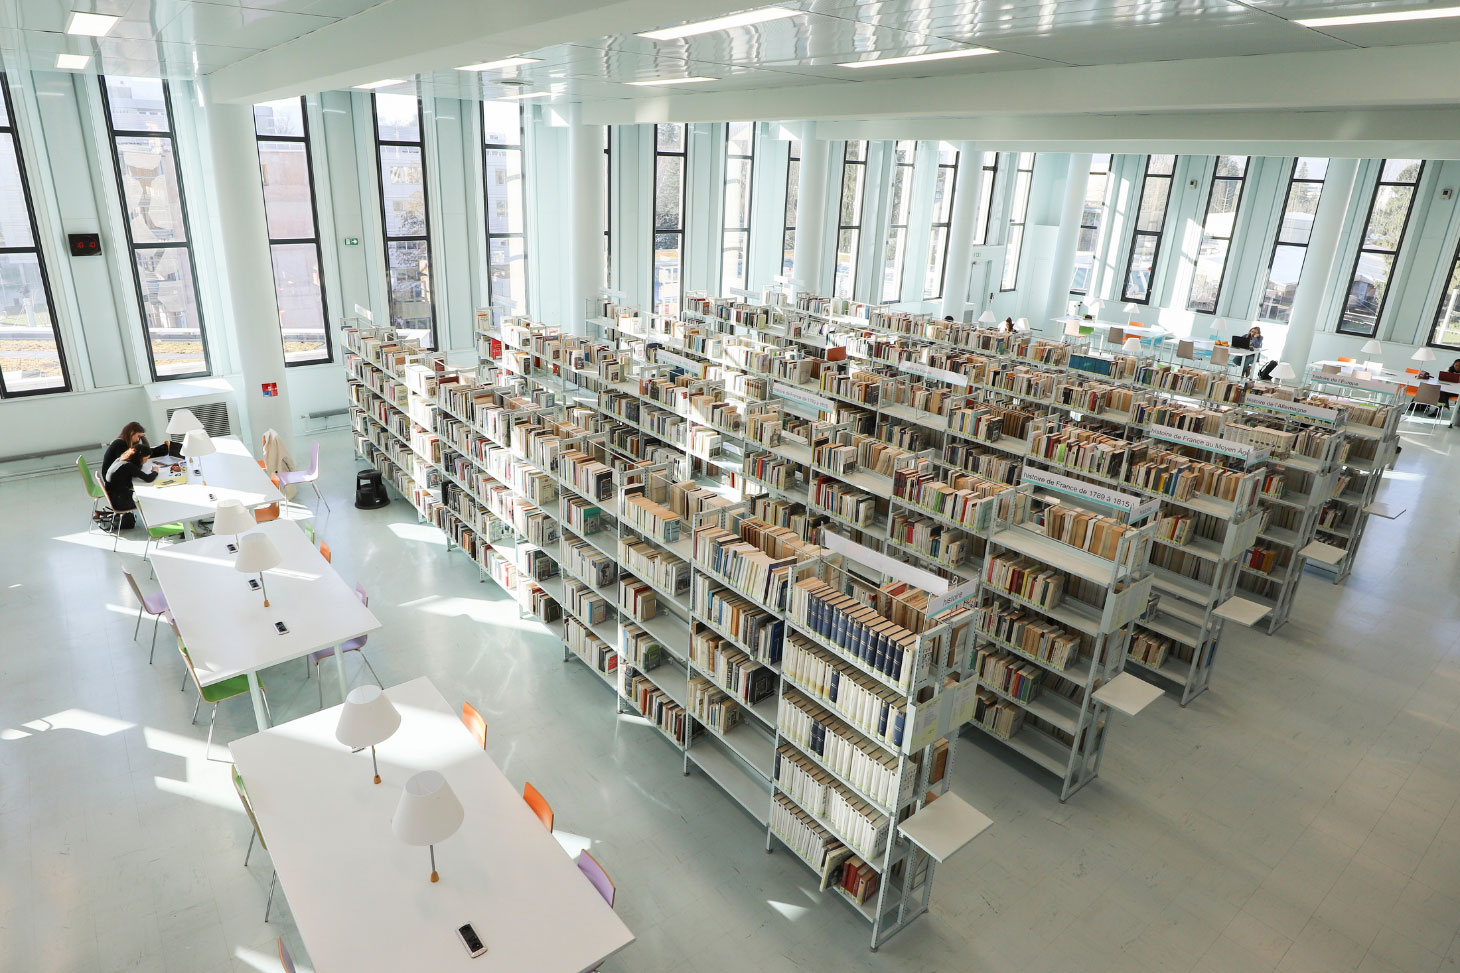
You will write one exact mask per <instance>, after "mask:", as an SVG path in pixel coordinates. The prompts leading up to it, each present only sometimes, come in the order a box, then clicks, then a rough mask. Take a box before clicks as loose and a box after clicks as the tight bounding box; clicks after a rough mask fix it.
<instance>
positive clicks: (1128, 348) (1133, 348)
mask: <svg viewBox="0 0 1460 973" xmlns="http://www.w3.org/2000/svg"><path fill="white" fill-rule="evenodd" d="M1120 350H1121V351H1123V352H1125V353H1126V354H1127V355H1135V354H1139V353H1140V350H1141V339H1140V338H1127V339H1125V344H1123V345H1121V346H1120Z"/></svg>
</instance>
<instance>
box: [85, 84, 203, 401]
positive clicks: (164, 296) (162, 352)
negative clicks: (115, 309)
mask: <svg viewBox="0 0 1460 973" xmlns="http://www.w3.org/2000/svg"><path fill="white" fill-rule="evenodd" d="M101 96H102V101H103V103H104V104H105V106H106V118H107V130H108V131H109V132H110V134H111V143H112V162H113V163H114V164H115V165H116V170H117V182H118V184H120V186H121V187H122V216H123V219H124V221H125V223H126V226H127V247H128V249H129V250H130V251H131V254H132V275H133V280H134V281H135V283H136V285H137V299H138V302H139V304H140V307H141V310H142V320H143V321H144V322H145V323H146V327H147V360H148V364H149V366H150V367H151V369H152V377H153V378H154V379H169V378H189V377H193V376H196V375H207V374H209V372H211V371H212V363H211V361H210V360H209V357H208V336H207V334H206V333H205V332H204V330H203V314H202V311H201V309H200V308H199V307H198V288H197V283H196V281H197V273H196V269H195V267H194V265H193V248H192V246H191V245H190V244H189V242H188V220H187V203H186V197H185V196H184V195H183V184H182V174H181V173H180V172H179V171H178V167H177V155H176V151H175V147H174V146H173V141H172V103H171V102H170V100H169V96H168V90H167V83H166V82H165V81H160V80H158V79H157V78H123V77H110V76H108V77H104V78H102V79H101Z"/></svg>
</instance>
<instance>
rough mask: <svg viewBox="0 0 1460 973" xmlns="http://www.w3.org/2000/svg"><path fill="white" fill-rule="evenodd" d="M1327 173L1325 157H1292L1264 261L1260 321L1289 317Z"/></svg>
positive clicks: (1259, 309)
mask: <svg viewBox="0 0 1460 973" xmlns="http://www.w3.org/2000/svg"><path fill="white" fill-rule="evenodd" d="M1327 173H1328V160H1327V159H1295V160H1293V174H1292V176H1291V177H1290V178H1289V179H1288V192H1287V196H1286V197H1285V200H1284V202H1283V216H1282V222H1281V223H1279V224H1278V228H1277V235H1276V237H1274V238H1273V241H1272V256H1271V257H1270V258H1269V259H1268V263H1267V286H1266V287H1264V288H1263V289H1262V302H1261V303H1260V304H1258V306H1257V318H1258V320H1259V321H1276V322H1277V323H1279V324H1287V323H1288V319H1289V318H1290V317H1291V316H1292V313H1293V295H1294V294H1295V293H1297V290H1298V278H1299V277H1300V276H1301V275H1302V273H1303V261H1304V260H1305V259H1306V258H1307V256H1308V240H1309V238H1311V237H1312V235H1313V218H1314V217H1315V216H1316V215H1317V214H1318V198H1319V196H1321V195H1322V194H1323V178H1324V176H1325V175H1327Z"/></svg>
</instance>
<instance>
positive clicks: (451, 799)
mask: <svg viewBox="0 0 1460 973" xmlns="http://www.w3.org/2000/svg"><path fill="white" fill-rule="evenodd" d="M464 816H465V812H463V811H462V809H461V802H460V801H458V800H457V799H456V792H455V791H453V790H452V789H451V785H450V784H448V783H446V778H445V777H442V776H441V773H440V772H439V771H435V770H423V771H421V772H420V773H419V774H416V775H415V776H413V777H412V778H411V779H410V780H408V781H406V786H405V789H404V790H402V791H401V794H400V803H399V804H397V805H396V806H395V817H393V818H391V819H390V830H392V831H394V832H395V836H396V837H397V838H399V839H400V840H401V841H404V842H405V843H406V844H408V845H434V844H436V843H437V842H440V841H445V840H446V839H447V838H450V837H451V836H452V835H453V834H455V833H456V829H457V828H459V827H461V819H462V818H463V817H464Z"/></svg>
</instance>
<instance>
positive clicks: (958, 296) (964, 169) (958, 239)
mask: <svg viewBox="0 0 1460 973" xmlns="http://www.w3.org/2000/svg"><path fill="white" fill-rule="evenodd" d="M977 148H978V147H977V145H976V144H975V143H973V142H959V143H958V182H957V185H955V186H954V189H953V213H952V214H951V215H950V216H949V219H948V258H947V267H948V269H947V271H946V272H945V273H944V275H943V316H944V317H945V318H946V317H948V316H949V315H952V316H953V317H954V318H956V319H957V320H959V321H962V320H963V312H964V310H965V309H966V308H967V307H968V272H969V269H970V267H969V256H970V254H972V252H973V234H974V233H975V232H976V231H977V229H978V228H977V226H975V224H976V223H977V222H978V200H979V197H980V196H981V195H982V194H983V153H982V152H979V151H976V150H977Z"/></svg>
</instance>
